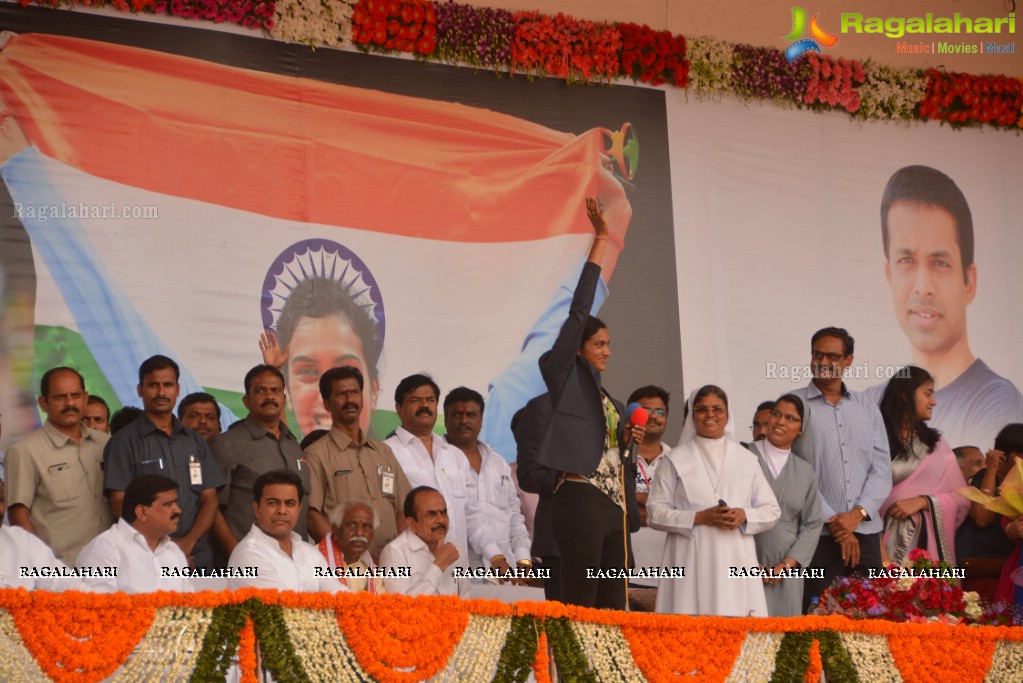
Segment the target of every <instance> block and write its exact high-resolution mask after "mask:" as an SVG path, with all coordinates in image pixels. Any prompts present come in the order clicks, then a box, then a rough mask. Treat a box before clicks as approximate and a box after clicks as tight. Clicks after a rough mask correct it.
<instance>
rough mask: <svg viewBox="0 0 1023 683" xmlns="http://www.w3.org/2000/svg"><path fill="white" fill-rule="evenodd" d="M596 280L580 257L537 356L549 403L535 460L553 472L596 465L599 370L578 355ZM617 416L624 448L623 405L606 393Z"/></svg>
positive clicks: (633, 508) (634, 518) (632, 511)
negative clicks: (571, 287)
mask: <svg viewBox="0 0 1023 683" xmlns="http://www.w3.org/2000/svg"><path fill="white" fill-rule="evenodd" d="M599 280H600V266H598V265H597V264H595V263H590V262H588V261H587V262H586V263H585V264H584V265H583V272H582V274H581V275H580V276H579V284H577V285H576V288H575V293H574V294H573V295H572V305H571V308H570V309H569V312H568V319H567V320H565V322H564V324H563V325H562V326H561V331H560V332H558V338H557V339H556V340H555V341H554V346H553V347H552V348H551V350H550V351H548V352H547V353H545V354H543V355H542V356H541V357H540V374H541V375H543V380H544V383H545V384H546V385H547V392H548V394H549V395H550V403H551V406H552V408H553V410H552V413H551V418H550V422H549V423H548V425H547V428H546V432H545V434H544V436H543V438H542V439H541V441H540V447H539V449H538V450H537V453H536V461H537V463H538V464H540V465H543V466H545V467H548V468H551V469H554V470H557V471H559V472H571V473H575V474H580V475H584V476H585V475H589V474H591V473H593V472H594V471H596V469H597V465H599V464H600V458H601V457H602V456H603V453H604V434H605V432H606V430H607V423H606V422H605V420H604V407H603V403H602V401H601V386H600V373H599V372H597V370H596V368H594V367H593V366H592V365H590V363H589V361H587V360H586V359H584V358H583V357H582V356H580V355H579V348H580V347H581V346H582V342H583V330H584V328H585V326H586V321H587V319H588V318H589V315H590V309H591V308H592V307H593V300H594V297H595V296H596V293H597V284H598V282H599ZM611 400H612V401H613V402H614V405H615V407H616V408H617V409H618V414H619V415H621V417H622V420H621V422H619V425H618V443H619V444H620V445H621V448H622V454H623V455H624V454H625V450H624V449H625V435H624V432H625V407H624V406H623V405H622V404H621V403H620V402H619V401H615V400H614V399H613V398H612V399H611ZM623 466H624V467H625V500H626V509H627V511H628V514H629V530H630V531H637V530H638V529H639V507H638V506H637V505H636V468H635V467H633V466H631V465H629V464H628V463H623Z"/></svg>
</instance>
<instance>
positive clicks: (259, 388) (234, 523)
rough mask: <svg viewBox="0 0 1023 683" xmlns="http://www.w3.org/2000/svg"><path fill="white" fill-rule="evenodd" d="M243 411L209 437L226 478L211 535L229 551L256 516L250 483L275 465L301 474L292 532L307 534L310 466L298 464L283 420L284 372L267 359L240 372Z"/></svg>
mask: <svg viewBox="0 0 1023 683" xmlns="http://www.w3.org/2000/svg"><path fill="white" fill-rule="evenodd" d="M242 401H243V403H245V407H246V408H248V409H249V414H248V417H246V418H245V419H244V420H239V421H238V422H235V423H234V424H233V425H231V427H230V428H229V429H228V430H227V431H226V432H224V433H222V434H221V435H220V436H218V437H217V438H216V439H214V440H213V444H212V448H213V457H214V458H215V459H216V461H217V464H218V465H220V470H221V471H222V472H223V474H224V477H225V478H226V479H227V486H225V487H224V488H222V489H221V490H220V512H219V513H218V515H217V520H216V521H215V522H214V524H213V536H214V538H216V540H217V542H218V543H219V544H220V546H221V548H222V549H223V550H224V551H225V552H226V554H227V555H228V556H229V555H230V554H231V552H232V551H233V550H234V547H235V546H236V545H237V544H238V541H240V540H241V539H243V538H245V535H246V534H248V533H249V531H250V530H251V529H252V524H253V523H254V522H255V521H256V519H255V513H254V512H253V510H252V501H253V495H252V485H253V484H254V483H255V481H256V479H257V478H258V477H259V476H260V475H262V474H266V473H267V472H272V471H274V470H288V471H291V472H294V473H296V474H297V475H298V476H299V477H300V478H301V479H302V487H303V495H302V509H301V510H300V512H299V517H298V523H297V524H296V525H295V529H294V531H295V533H297V534H298V535H300V536H301V537H302V538H303V540H308V533H307V530H306V517H307V516H308V512H309V501H308V499H307V498H308V493H309V470H308V468H306V467H304V466H303V465H302V448H301V447H300V446H299V444H298V440H297V439H296V438H295V435H294V434H292V433H291V431H290V430H289V429H288V425H287V424H286V423H285V422H284V406H285V403H286V397H285V393H284V375H283V374H282V373H281V371H280V370H278V369H277V368H275V367H274V366H272V365H257V366H256V367H254V368H252V369H251V370H249V371H248V372H247V373H246V374H245V397H244V398H243V399H242Z"/></svg>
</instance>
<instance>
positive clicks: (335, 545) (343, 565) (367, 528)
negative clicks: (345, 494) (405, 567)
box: [318, 500, 387, 593]
mask: <svg viewBox="0 0 1023 683" xmlns="http://www.w3.org/2000/svg"><path fill="white" fill-rule="evenodd" d="M330 525H331V528H332V531H331V532H330V533H329V534H327V535H326V536H324V537H323V540H321V541H320V544H319V546H318V547H319V549H320V554H322V555H323V556H324V557H325V558H327V566H329V567H330V570H331V572H333V574H334V576H336V577H337V580H338V581H340V582H341V585H343V586H347V587H348V590H350V591H352V592H353V593H361V592H362V591H366V592H368V593H386V592H387V589H386V588H385V587H384V582H383V579H382V578H381V577H379V576H377V575H376V564H375V563H374V562H373V556H372V555H370V554H369V546H370V543H372V542H373V536H374V534H375V533H376V529H377V527H378V526H379V525H380V520H379V519H377V516H376V511H375V510H374V509H373V506H372V505H370V504H369V503H368V502H366V501H364V500H350V501H348V502H347V503H345V504H344V505H342V506H341V507H339V508H336V509H335V510H334V511H333V512H332V513H330Z"/></svg>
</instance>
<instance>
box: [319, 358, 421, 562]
mask: <svg viewBox="0 0 1023 683" xmlns="http://www.w3.org/2000/svg"><path fill="white" fill-rule="evenodd" d="M364 388H365V385H364V380H363V377H362V373H361V372H360V371H359V369H358V368H356V367H352V366H350V365H343V366H341V367H337V368H332V369H330V370H328V371H327V372H325V373H323V376H322V377H320V395H321V396H322V397H323V407H324V409H326V410H327V411H328V412H329V413H330V416H331V420H333V426H332V427H331V429H330V432H329V433H328V434H327V435H326V436H324V437H323V438H321V439H320V440H318V441H317V442H316V443H314V444H312V445H311V446H309V447H308V448H307V449H306V451H305V461H306V466H307V467H308V469H309V491H310V493H309V534H310V535H311V536H312V538H313V539H314V540H317V541H318V540H320V539H322V538H324V537H326V536H327V534H329V533H330V532H331V524H330V515H331V514H332V513H333V512H334V510H337V509H338V508H340V507H341V506H342V505H344V504H345V503H346V502H347V501H350V500H365V501H368V502H369V503H370V504H372V505H373V510H374V512H375V513H376V517H377V519H378V520H379V522H380V525H379V527H378V528H377V530H376V533H375V534H374V535H373V540H372V541H371V542H370V545H369V552H370V555H371V556H372V557H374V558H378V557H380V551H381V550H383V549H384V546H385V545H387V544H388V543H390V542H391V540H392V539H393V538H394V537H395V536H397V535H398V530H399V528H400V529H404V528H405V523H404V522H403V521H402V520H401V501H402V500H404V499H405V496H407V495H408V492H409V491H410V490H411V489H412V486H410V485H409V481H408V479H407V478H406V477H405V473H404V472H403V471H402V469H401V467H400V466H399V465H398V460H397V458H395V456H394V453H393V452H391V449H390V447H389V446H388V445H387V444H385V443H382V442H380V441H377V440H376V439H371V438H369V435H368V434H367V433H366V432H365V431H364V430H363V428H362V424H361V422H360V418H361V415H362V412H363V410H362V400H363V397H364V395H365V394H364Z"/></svg>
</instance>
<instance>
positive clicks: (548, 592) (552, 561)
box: [540, 555, 561, 602]
mask: <svg viewBox="0 0 1023 683" xmlns="http://www.w3.org/2000/svg"><path fill="white" fill-rule="evenodd" d="M540 563H541V565H542V566H543V568H544V569H550V570H551V578H549V579H544V582H543V597H544V598H545V599H547V600H554V601H555V602H561V558H560V557H558V556H557V555H544V556H542V557H541V558H540Z"/></svg>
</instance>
